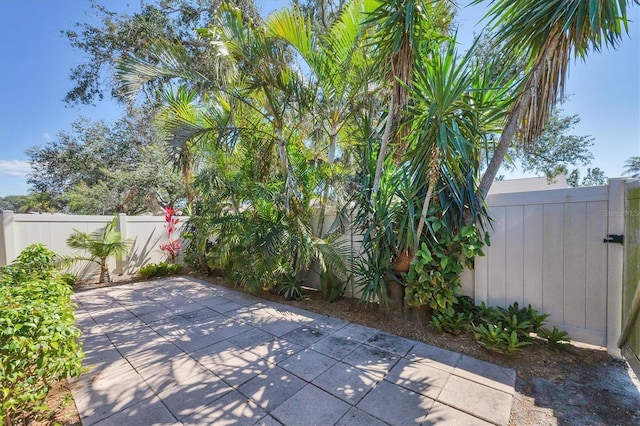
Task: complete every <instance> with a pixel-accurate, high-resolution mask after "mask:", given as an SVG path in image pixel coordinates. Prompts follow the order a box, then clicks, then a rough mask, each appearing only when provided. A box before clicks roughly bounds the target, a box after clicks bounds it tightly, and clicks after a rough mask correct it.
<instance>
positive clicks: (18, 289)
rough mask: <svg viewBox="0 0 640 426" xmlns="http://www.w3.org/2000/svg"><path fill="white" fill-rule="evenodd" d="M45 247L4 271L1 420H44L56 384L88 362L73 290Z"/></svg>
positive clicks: (0, 275)
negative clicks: (48, 401) (77, 323)
mask: <svg viewBox="0 0 640 426" xmlns="http://www.w3.org/2000/svg"><path fill="white" fill-rule="evenodd" d="M55 259H56V255H55V254H54V253H53V252H52V251H50V250H48V249H47V248H46V247H44V246H43V245H41V244H34V245H31V246H29V247H27V248H26V249H24V250H23V251H22V252H21V253H20V255H19V256H18V257H17V259H16V260H15V261H13V262H12V263H11V264H10V265H8V266H4V267H2V268H0V330H2V331H1V332H0V354H1V358H0V359H1V362H0V422H2V424H4V425H14V424H24V425H26V424H31V423H32V422H33V421H36V420H41V419H43V415H44V414H45V413H46V411H47V406H46V403H45V399H46V397H47V395H48V393H49V391H50V389H51V386H52V385H53V384H54V383H55V382H57V381H59V380H63V379H66V378H68V377H74V376H78V375H80V372H81V369H80V368H81V362H82V358H83V354H82V346H81V343H80V341H79V339H80V330H78V329H77V328H76V326H75V318H74V314H73V311H74V304H73V302H72V301H71V296H72V294H73V291H72V289H71V287H70V286H69V285H68V284H67V282H66V281H65V280H64V279H63V277H62V275H61V274H60V272H59V271H58V270H57V269H56V268H55V266H54V265H55V263H56V260H55Z"/></svg>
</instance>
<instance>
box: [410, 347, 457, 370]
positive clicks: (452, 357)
mask: <svg viewBox="0 0 640 426" xmlns="http://www.w3.org/2000/svg"><path fill="white" fill-rule="evenodd" d="M405 358H407V359H410V360H412V361H414V360H420V361H421V362H423V363H426V364H428V365H430V366H432V367H435V368H438V369H440V370H444V371H447V372H452V371H453V369H454V368H455V367H456V365H457V364H458V362H459V361H460V358H462V355H460V354H459V353H457V352H451V351H448V350H446V349H441V348H438V347H436V346H432V345H428V344H426V343H422V342H416V344H415V345H414V347H413V348H411V350H410V351H409V353H408V354H407V355H405Z"/></svg>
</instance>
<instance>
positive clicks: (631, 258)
mask: <svg viewBox="0 0 640 426" xmlns="http://www.w3.org/2000/svg"><path fill="white" fill-rule="evenodd" d="M626 192H627V193H626V204H625V209H624V211H623V212H621V214H623V215H624V216H625V233H624V238H625V247H624V248H625V259H624V265H625V267H624V287H623V292H622V305H623V315H622V322H623V324H626V323H627V320H628V317H629V316H630V314H631V311H632V302H633V298H634V295H635V294H636V291H637V288H638V286H640V181H639V180H636V181H633V182H629V183H628V184H627V191H626ZM631 321H632V323H631V324H632V326H631V334H630V335H629V338H628V340H627V342H626V344H625V346H624V348H623V353H624V356H625V358H626V359H627V361H629V364H630V365H631V366H632V367H633V369H634V370H635V372H636V374H637V375H639V376H640V315H638V316H636V318H635V320H631Z"/></svg>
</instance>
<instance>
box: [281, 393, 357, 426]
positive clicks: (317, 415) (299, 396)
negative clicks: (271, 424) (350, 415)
mask: <svg viewBox="0 0 640 426" xmlns="http://www.w3.org/2000/svg"><path fill="white" fill-rule="evenodd" d="M350 408H351V406H350V405H349V404H347V403H346V402H344V401H341V400H340V399H338V398H336V397H335V396H333V395H330V394H328V393H327V392H324V391H323V390H320V389H318V388H317V387H315V386H313V385H311V384H308V385H306V386H305V387H304V388H302V389H301V390H300V391H299V392H298V393H296V394H295V395H293V396H292V397H291V398H289V399H288V400H287V401H285V402H284V403H282V404H281V405H280V406H279V407H278V408H276V409H275V410H273V411H272V412H271V415H272V416H273V417H274V418H275V419H276V420H278V421H279V422H280V423H282V424H285V425H333V424H335V423H337V422H338V420H340V419H341V418H342V417H343V416H344V415H345V413H346V412H347V411H349V409H350Z"/></svg>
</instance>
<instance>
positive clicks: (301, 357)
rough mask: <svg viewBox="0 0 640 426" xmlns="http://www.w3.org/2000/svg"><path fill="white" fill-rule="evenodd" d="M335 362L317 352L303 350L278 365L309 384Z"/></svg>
mask: <svg viewBox="0 0 640 426" xmlns="http://www.w3.org/2000/svg"><path fill="white" fill-rule="evenodd" d="M336 362H338V361H336V360H335V359H333V358H330V357H328V356H326V355H322V354H321V353H319V352H316V351H314V350H311V349H305V350H303V351H300V352H298V353H296V354H294V355H293V356H290V357H289V358H287V359H285V360H284V361H281V362H279V363H278V365H279V366H280V367H282V368H284V369H285V370H287V371H289V372H290V373H293V374H295V375H296V376H298V377H300V378H301V379H304V380H306V381H308V382H310V381H311V380H313V379H315V378H316V377H318V376H319V375H320V374H322V373H323V372H325V371H326V370H328V369H329V368H330V367H331V366H332V365H334V364H335V363H336Z"/></svg>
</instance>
